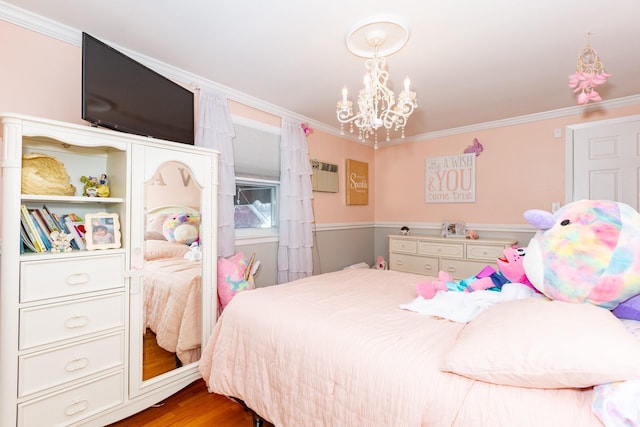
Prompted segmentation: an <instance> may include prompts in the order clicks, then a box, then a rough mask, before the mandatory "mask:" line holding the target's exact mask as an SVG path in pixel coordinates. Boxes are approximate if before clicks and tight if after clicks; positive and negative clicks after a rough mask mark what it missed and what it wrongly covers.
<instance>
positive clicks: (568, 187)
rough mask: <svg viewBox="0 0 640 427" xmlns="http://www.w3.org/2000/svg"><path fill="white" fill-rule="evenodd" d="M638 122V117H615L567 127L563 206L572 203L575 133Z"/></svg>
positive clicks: (637, 115) (639, 118) (639, 117)
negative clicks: (599, 127)
mask: <svg viewBox="0 0 640 427" xmlns="http://www.w3.org/2000/svg"><path fill="white" fill-rule="evenodd" d="M636 120H640V115H639V114H636V115H632V116H624V117H616V118H614V119H606V120H597V121H593V122H586V123H578V124H574V125H567V126H566V131H565V144H564V150H565V155H564V161H565V168H564V182H565V190H564V204H567V203H570V202H573V201H574V200H573V198H574V187H573V146H574V136H575V131H577V130H582V129H586V128H591V127H598V126H609V125H612V124H616V123H625V122H632V121H636Z"/></svg>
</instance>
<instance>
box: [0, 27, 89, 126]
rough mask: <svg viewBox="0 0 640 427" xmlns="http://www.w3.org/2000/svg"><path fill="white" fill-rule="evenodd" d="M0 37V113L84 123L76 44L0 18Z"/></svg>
mask: <svg viewBox="0 0 640 427" xmlns="http://www.w3.org/2000/svg"><path fill="white" fill-rule="evenodd" d="M0 40H1V41H2V68H1V69H0V76H1V78H0V94H2V95H1V96H0V113H9V112H11V113H20V114H28V115H30V116H38V117H46V118H48V119H54V120H63V121H66V122H72V123H84V122H83V121H82V120H81V118H80V116H81V111H80V110H81V106H80V96H81V92H82V87H81V85H82V83H81V79H82V55H81V51H80V48H79V47H78V46H73V45H71V44H68V43H65V42H61V41H59V40H56V39H53V38H50V37H45V36H43V35H41V34H39V33H36V32H33V31H30V30H26V29H24V28H22V27H18V26H16V25H12V24H8V23H6V22H4V21H0Z"/></svg>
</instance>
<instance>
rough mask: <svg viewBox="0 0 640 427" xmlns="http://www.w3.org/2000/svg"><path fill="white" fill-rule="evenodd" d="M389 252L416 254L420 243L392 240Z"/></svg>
mask: <svg viewBox="0 0 640 427" xmlns="http://www.w3.org/2000/svg"><path fill="white" fill-rule="evenodd" d="M389 246H390V247H389V250H391V251H393V252H403V253H407V254H415V253H416V248H417V247H418V242H416V241H415V240H400V239H391V240H390V241H389Z"/></svg>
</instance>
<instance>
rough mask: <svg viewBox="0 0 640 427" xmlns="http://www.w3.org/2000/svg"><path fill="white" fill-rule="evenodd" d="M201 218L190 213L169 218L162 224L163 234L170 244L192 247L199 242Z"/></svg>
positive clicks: (177, 214)
mask: <svg viewBox="0 0 640 427" xmlns="http://www.w3.org/2000/svg"><path fill="white" fill-rule="evenodd" d="M199 226H200V216H199V215H192V214H188V213H176V214H173V215H170V216H169V217H167V219H165V220H164V223H163V224H162V234H163V235H164V237H165V238H166V239H167V240H168V241H169V242H178V243H184V244H185V245H191V244H192V243H193V242H196V241H198V227H199Z"/></svg>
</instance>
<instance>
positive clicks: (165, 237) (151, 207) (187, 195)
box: [141, 161, 202, 381]
mask: <svg viewBox="0 0 640 427" xmlns="http://www.w3.org/2000/svg"><path fill="white" fill-rule="evenodd" d="M201 205H202V188H201V187H200V186H199V185H198V183H197V180H196V179H194V177H193V174H192V171H191V169H190V168H189V167H188V166H187V165H185V164H184V163H181V162H178V161H168V162H164V163H162V164H161V165H160V166H159V167H158V168H157V169H156V171H155V173H154V174H153V176H152V177H151V178H150V179H148V180H147V181H145V183H144V212H145V216H146V217H145V219H144V220H145V233H144V262H143V264H142V265H143V268H142V270H143V271H142V275H141V277H142V279H141V294H142V306H143V307H142V310H143V312H142V322H143V324H142V364H143V367H142V381H146V380H148V379H151V378H155V377H157V376H158V375H162V374H164V373H167V372H170V371H173V370H175V369H178V368H180V367H182V366H186V365H189V364H191V363H193V362H196V361H198V360H199V359H200V346H201V340H202V261H201V259H200V256H199V255H200V250H199V224H200V221H201V216H200V212H201Z"/></svg>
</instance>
